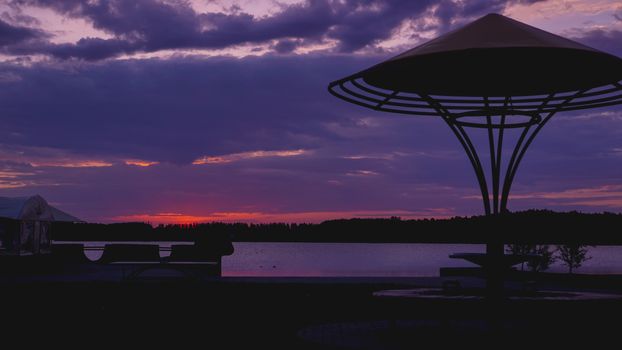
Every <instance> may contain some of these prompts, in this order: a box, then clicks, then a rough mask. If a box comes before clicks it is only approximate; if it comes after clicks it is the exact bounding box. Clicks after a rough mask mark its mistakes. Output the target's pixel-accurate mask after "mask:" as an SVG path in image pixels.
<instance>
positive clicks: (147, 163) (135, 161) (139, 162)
mask: <svg viewBox="0 0 622 350" xmlns="http://www.w3.org/2000/svg"><path fill="white" fill-rule="evenodd" d="M158 164H160V162H152V161H148V160H140V159H128V160H126V161H125V165H134V166H139V167H150V166H152V165H158Z"/></svg>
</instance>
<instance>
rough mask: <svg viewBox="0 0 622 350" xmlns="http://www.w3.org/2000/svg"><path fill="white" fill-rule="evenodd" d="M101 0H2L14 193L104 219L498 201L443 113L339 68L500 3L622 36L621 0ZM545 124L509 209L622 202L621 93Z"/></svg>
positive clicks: (316, 216) (459, 210)
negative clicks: (388, 109)
mask: <svg viewBox="0 0 622 350" xmlns="http://www.w3.org/2000/svg"><path fill="white" fill-rule="evenodd" d="M102 3H103V2H98V1H87V0H76V1H66V2H65V1H40V0H26V1H3V0H0V65H2V69H1V70H0V106H1V108H2V111H1V112H2V113H0V118H1V119H2V130H0V133H2V135H1V136H2V138H1V140H2V142H1V143H0V192H2V193H0V195H1V196H7V197H18V196H30V195H34V194H40V195H41V196H43V197H44V198H46V199H49V200H50V201H53V202H54V203H56V204H57V205H58V207H59V208H60V209H62V210H65V211H67V212H69V213H72V214H73V215H75V216H77V217H80V218H83V219H85V220H88V221H99V222H113V221H114V222H118V221H125V220H127V221H149V222H152V223H161V222H166V223H172V222H179V223H188V222H207V221H227V222H232V221H244V222H272V221H292V222H320V221H322V220H327V219H337V218H349V217H367V216H370V217H391V216H400V217H403V218H418V217H426V216H427V217H446V216H453V215H476V214H481V213H482V206H481V198H480V196H479V195H478V192H477V181H476V178H475V177H474V175H473V172H472V169H471V167H470V164H469V161H468V159H466V158H465V157H464V155H463V154H462V149H461V145H460V144H459V142H457V141H456V140H455V138H454V136H453V135H452V133H451V130H449V129H448V128H447V126H446V125H445V124H444V123H443V122H442V120H439V119H438V118H434V117H418V118H413V117H408V116H403V115H400V116H397V115H387V114H383V113H378V112H377V111H373V110H364V109H362V108H358V107H357V106H352V105H350V104H347V103H344V102H343V101H339V100H337V99H335V98H334V97H333V96H331V95H330V94H329V93H328V92H327V90H326V87H327V84H328V83H329V82H330V81H333V80H335V79H337V78H340V77H344V76H346V75H348V74H352V73H354V72H357V71H360V70H362V69H365V68H367V67H371V66H373V65H374V64H377V63H379V62H381V61H383V60H385V59H388V58H390V57H393V56H395V55H396V54H398V53H400V52H402V51H404V50H407V49H410V48H412V47H414V46H417V45H419V44H421V43H424V42H426V41H427V40H430V39H431V38H435V37H437V36H439V35H442V34H443V33H447V32H449V31H452V30H454V29H457V28H459V27H461V26H463V25H464V24H466V23H468V22H470V21H472V20H474V19H477V18H480V17H482V16H483V15H485V14H487V13H490V12H494V13H500V14H504V15H506V16H509V17H512V18H514V19H516V20H519V21H522V22H524V23H526V24H529V25H533V26H536V27H539V28H542V29H543V30H546V31H550V32H552V33H554V34H558V35H562V36H564V37H567V38H569V39H571V40H575V41H579V42H580V43H582V44H585V45H588V46H591V47H594V48H595V49H598V50H601V51H605V52H607V53H610V54H612V55H617V56H621V55H622V4H620V1H616V0H595V1H588V0H564V1H562V0H542V1H514V0H507V1H496V0H494V1H493V0H485V1H477V2H471V1H434V0H432V1H367V2H360V1H350V0H344V1H331V0H317V1H308V0H288V1H276V2H275V1H271V0H265V1H264V0H259V1H250V0H248V1H247V0H214V1H200V0H196V1H195V0H193V1H159V0H142V1H139V2H135V1H115V2H114V6H104V5H102ZM508 69H511V67H508ZM499 74H503V72H499ZM542 134H543V136H542V137H541V138H539V139H537V140H535V141H534V142H533V145H531V146H530V147H531V148H530V149H529V151H528V154H527V155H526V156H525V160H524V161H523V163H522V164H521V168H520V171H519V172H518V173H517V176H516V179H515V183H514V184H513V187H512V191H513V192H512V193H511V201H510V204H509V209H510V210H512V211H514V210H525V209H529V208H546V209H554V210H582V211H595V212H597V211H604V210H607V211H615V212H619V211H622V188H621V187H620V184H621V183H622V161H621V160H622V151H621V150H622V109H621V108H620V107H615V106H610V107H603V108H599V109H593V110H586V111H575V112H569V113H565V114H563V115H559V116H555V118H553V119H552V120H551V122H550V123H549V124H548V125H547V127H546V129H545V130H543V132H542ZM517 137H518V136H517V135H514V134H512V132H511V131H508V133H507V142H510V141H511V140H512V138H514V139H516V138H517ZM475 146H476V147H477V148H478V149H479V148H481V147H484V146H485V145H484V144H479V143H477V142H476V145H475ZM488 166H489V164H487V165H486V167H488ZM431 208H445V209H431Z"/></svg>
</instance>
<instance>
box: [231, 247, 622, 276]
mask: <svg viewBox="0 0 622 350" xmlns="http://www.w3.org/2000/svg"><path fill="white" fill-rule="evenodd" d="M234 246H235V253H234V254H233V255H231V256H227V257H224V258H223V275H224V276H264V277H290V276H291V277H294V276H303V277H312V276H313V277H332V276H334V277H339V276H342V277H363V276H369V277H377V276H378V277H380V276H385V277H414V276H419V277H424V276H438V274H439V268H440V267H467V266H475V265H472V264H470V263H469V262H466V261H462V260H456V259H450V258H449V255H450V254H452V253H483V252H485V250H486V248H485V246H484V245H482V244H418V243H417V244H414V243H246V242H236V243H234ZM588 256H591V259H590V260H588V261H586V262H585V263H584V266H583V267H581V268H579V269H578V270H577V271H576V272H578V273H592V274H612V273H620V274H622V247H621V246H599V247H590V248H589V253H588ZM548 271H551V272H565V271H567V269H566V267H564V266H563V265H562V264H561V263H560V262H556V263H554V264H553V266H552V267H551V268H550V269H549V270H548Z"/></svg>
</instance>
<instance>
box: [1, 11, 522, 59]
mask: <svg viewBox="0 0 622 350" xmlns="http://www.w3.org/2000/svg"><path fill="white" fill-rule="evenodd" d="M517 2H533V1H524V0H479V1H467V2H460V3H454V2H452V1H442V2H440V3H438V1H436V0H421V1H410V0H394V1H376V0H348V1H334V0H309V1H307V2H305V3H302V4H293V5H289V6H283V10H282V11H281V12H279V13H277V14H275V15H272V16H268V17H261V18H259V17H255V16H253V15H251V14H248V13H244V12H241V11H240V10H237V11H233V12H231V13H196V12H195V11H194V10H193V9H192V8H191V7H190V5H189V4H188V3H186V2H185V1H167V2H161V1H155V0H139V1H120V0H115V1H87V0H66V1H53V0H15V1H14V2H13V4H14V6H19V5H32V6H40V7H47V8H51V9H53V10H54V11H56V12H58V13H60V14H62V15H64V16H69V17H73V18H81V19H85V20H87V21H89V22H91V23H92V24H93V26H94V27H95V28H97V29H99V30H102V31H105V32H106V33H108V34H111V35H113V36H114V38H112V39H93V38H83V39H82V40H80V41H78V42H76V43H73V44H62V45H54V44H51V43H44V42H38V43H32V44H31V45H21V46H19V47H15V48H13V49H12V50H9V51H8V52H10V53H13V54H28V53H42V54H48V55H52V56H55V57H58V58H61V59H66V58H80V59H87V60H96V59H101V58H106V57H114V56H117V55H120V54H124V53H133V52H154V51H158V50H163V49H180V48H208V49H221V48H226V47H230V46H234V45H239V44H246V43H253V44H261V43H266V42H269V41H271V40H278V43H277V44H276V45H274V48H275V49H276V50H282V51H281V52H284V51H287V50H288V49H292V43H294V42H295V40H305V41H307V42H318V41H322V40H335V41H336V42H337V51H340V52H352V51H356V50H359V49H362V48H365V47H367V46H370V45H372V46H373V44H375V43H376V42H378V41H381V40H383V39H387V38H389V37H390V36H391V35H392V33H393V32H394V31H395V30H396V29H397V28H398V27H399V26H400V24H401V23H403V21H405V20H408V19H411V20H416V19H418V18H421V17H422V16H425V15H429V13H428V12H427V10H428V9H429V8H430V6H431V5H436V11H435V15H436V16H438V17H439V18H440V19H441V22H442V24H441V26H440V27H439V28H438V30H440V31H441V32H443V31H445V30H447V29H449V27H450V23H454V24H455V23H457V22H456V21H454V20H455V19H459V18H462V17H471V16H480V15H483V14H485V13H487V12H500V11H502V10H503V9H504V8H505V6H507V5H508V4H513V3H517ZM458 22H459V21H458ZM290 51H291V50H290Z"/></svg>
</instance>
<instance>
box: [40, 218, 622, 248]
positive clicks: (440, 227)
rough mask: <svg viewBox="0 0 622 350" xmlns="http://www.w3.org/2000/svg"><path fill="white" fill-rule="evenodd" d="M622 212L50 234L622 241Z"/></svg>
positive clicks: (86, 228) (82, 237)
mask: <svg viewBox="0 0 622 350" xmlns="http://www.w3.org/2000/svg"><path fill="white" fill-rule="evenodd" d="M621 228H622V214H615V213H599V214H585V213H579V212H554V211H550V210H528V211H523V212H516V213H507V214H504V215H499V216H490V217H486V216H473V217H453V218H450V219H420V220H401V219H400V218H399V217H393V218H390V219H343V220H330V221H325V222H322V223H320V224H285V223H272V224H246V223H205V224H192V225H160V226H157V227H151V225H149V224H146V223H120V224H107V225H106V224H70V223H55V224H54V226H53V227H52V231H51V232H52V238H53V239H54V240H61V241H72V240H76V241H88V240H92V241H97V240H101V241H117V240H118V241H144V240H149V241H160V240H175V241H185V240H187V241H194V240H196V239H197V238H200V237H202V236H203V235H218V236H221V237H222V236H225V235H226V236H228V237H230V238H231V240H233V241H238V242H369V243H383V242H385V243H389V242H409V243H486V242H488V241H491V240H492V241H499V242H503V243H530V244H564V243H581V244H589V245H607V244H610V245H621V244H622V230H621Z"/></svg>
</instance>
